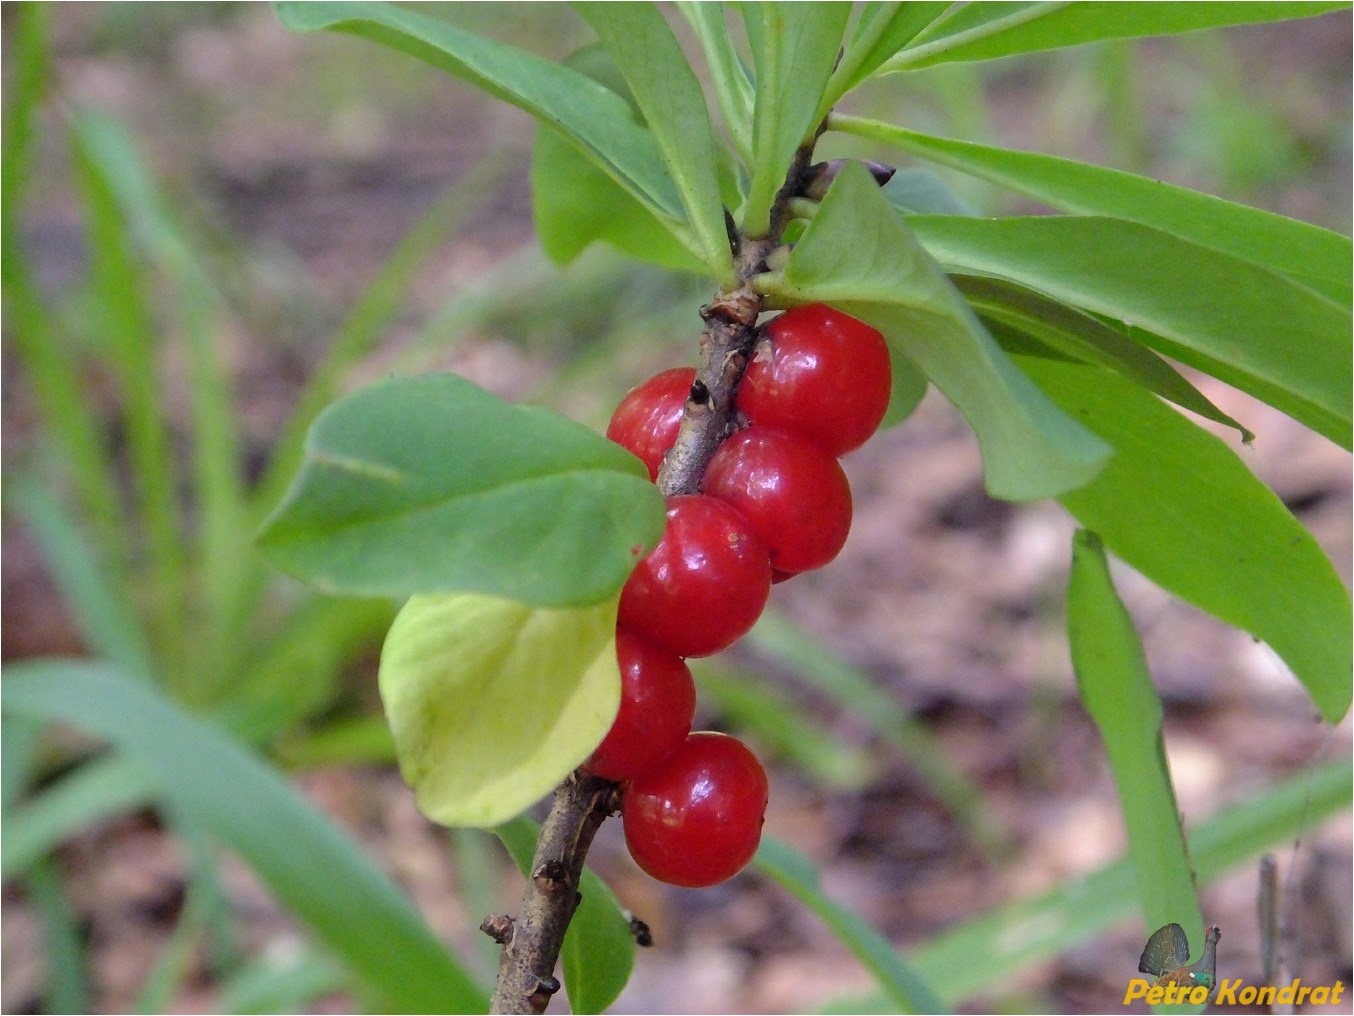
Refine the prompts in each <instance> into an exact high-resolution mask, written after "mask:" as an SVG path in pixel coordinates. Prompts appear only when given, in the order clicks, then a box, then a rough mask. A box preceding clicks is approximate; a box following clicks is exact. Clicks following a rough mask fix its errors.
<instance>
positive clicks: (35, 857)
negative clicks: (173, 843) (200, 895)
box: [0, 755, 155, 879]
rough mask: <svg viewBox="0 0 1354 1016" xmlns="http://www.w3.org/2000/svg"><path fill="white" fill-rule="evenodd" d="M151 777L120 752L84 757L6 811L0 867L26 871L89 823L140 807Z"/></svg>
mask: <svg viewBox="0 0 1354 1016" xmlns="http://www.w3.org/2000/svg"><path fill="white" fill-rule="evenodd" d="M154 790H155V783H154V780H153V779H152V778H151V777H150V776H149V775H147V773H146V772H145V770H143V769H142V768H141V767H140V766H138V765H136V764H135V763H134V762H133V761H131V760H130V759H128V758H127V757H126V756H122V755H112V756H107V757H104V758H99V759H94V760H92V761H89V762H86V763H85V764H83V765H81V766H80V767H79V768H77V769H74V770H72V771H71V772H70V773H67V774H66V775H64V776H62V777H61V779H59V780H57V781H56V782H54V783H53V784H52V785H51V786H49V787H46V788H44V789H43V791H42V793H40V794H38V795H37V796H36V797H34V798H32V799H31V800H28V801H24V802H23V803H22V804H19V805H17V806H16V807H15V808H14V809H13V811H10V812H7V813H6V815H5V835H4V839H3V840H0V869H2V870H3V871H4V877H5V878H6V879H10V878H13V877H15V876H16V875H20V874H22V873H23V872H25V871H27V870H28V869H29V868H30V867H32V865H34V864H36V863H37V862H38V861H40V860H42V858H43V857H45V856H46V855H47V854H49V853H51V852H52V851H53V850H55V849H56V848H57V847H59V846H60V845H61V844H62V843H64V842H65V841H66V840H68V839H69V838H70V837H72V836H74V835H75V834H76V833H79V832H83V831H84V830H85V829H88V828H89V827H90V826H93V825H97V824H98V823H100V822H102V821H105V820H107V819H110V818H113V817H114V816H117V815H123V814H125V813H127V812H129V811H134V810H135V809H137V808H141V807H144V806H145V805H147V804H149V803H150V802H151V801H152V800H153V799H154V796H155V794H154Z"/></svg>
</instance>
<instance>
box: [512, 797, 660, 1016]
mask: <svg viewBox="0 0 1354 1016" xmlns="http://www.w3.org/2000/svg"><path fill="white" fill-rule="evenodd" d="M494 832H495V833H496V834H497V835H498V838H499V839H500V840H502V841H503V845H504V846H505V847H507V848H508V853H510V854H511V855H512V859H513V861H514V862H515V863H516V864H517V867H518V868H519V869H520V870H521V872H522V874H523V875H525V874H526V873H527V872H528V871H529V870H530V868H531V862H532V859H533V855H534V854H535V851H536V839H537V837H538V835H539V832H540V827H539V826H537V825H536V823H535V822H533V821H531V819H529V818H525V817H523V818H516V819H514V820H513V821H511V822H507V823H504V824H503V825H500V826H498V827H496V828H495V829H494ZM579 892H580V894H581V895H582V897H583V899H582V900H581V901H580V902H579V904H578V909H577V910H575V911H574V917H573V920H572V921H570V922H569V930H568V931H567V932H565V935H564V946H563V948H562V949H561V950H560V958H561V960H562V961H563V962H564V984H565V987H566V988H568V991H569V1007H570V1009H571V1010H572V1011H573V1012H575V1013H600V1012H604V1011H605V1010H606V1008H607V1006H609V1005H610V1004H611V1003H612V1002H614V1001H616V998H617V996H619V995H620V993H621V992H622V991H623V990H624V989H625V985H626V984H627V983H628V982H629V980H630V971H631V970H632V969H634V965H635V939H634V936H633V935H632V934H631V933H630V922H629V921H628V920H627V919H626V917H625V915H624V913H622V912H621V906H620V904H619V903H618V902H617V901H616V897H615V895H614V894H613V893H612V891H611V889H610V888H609V887H608V886H607V884H606V883H605V882H603V881H602V880H601V879H600V878H598V877H597V875H595V874H594V873H593V872H592V871H591V870H590V869H588V868H584V869H583V877H582V879H581V881H580V884H579Z"/></svg>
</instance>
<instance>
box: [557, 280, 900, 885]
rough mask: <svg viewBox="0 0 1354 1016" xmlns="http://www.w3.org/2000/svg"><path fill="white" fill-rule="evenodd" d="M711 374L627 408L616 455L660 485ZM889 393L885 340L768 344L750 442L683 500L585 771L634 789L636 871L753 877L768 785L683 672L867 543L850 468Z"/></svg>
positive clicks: (781, 324)
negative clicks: (710, 722) (686, 414)
mask: <svg viewBox="0 0 1354 1016" xmlns="http://www.w3.org/2000/svg"><path fill="white" fill-rule="evenodd" d="M694 380H695V371H694V370H691V369H675V370H668V371H664V372H663V373H661V374H657V375H655V376H654V377H652V378H650V379H649V380H648V381H645V382H644V383H643V384H641V385H639V386H638V387H636V388H635V389H633V390H632V391H631V392H630V393H629V394H628V395H626V397H625V398H624V399H623V400H622V401H621V404H620V406H618V407H617V409H616V412H615V414H614V415H613V416H612V418H611V423H610V425H609V426H608V427H607V437H609V438H611V439H612V440H613V441H615V442H617V443H618V444H620V445H622V446H624V447H625V448H628V449H629V450H630V451H631V452H633V453H634V454H635V455H637V456H638V457H639V458H640V459H642V460H643V461H644V463H645V464H646V465H647V466H648V467H649V476H650V479H654V480H656V479H657V477H658V470H659V468H660V466H661V465H662V464H663V457H664V456H665V455H666V454H667V452H668V449H670V448H671V447H672V446H673V444H674V443H675V442H676V440H677V432H678V429H679V428H680V426H681V421H682V414H683V409H684V407H685V404H686V401H687V399H688V397H689V396H690V394H691V386H692V383H693V381H694ZM890 386H891V372H890V368H889V354H888V348H887V346H886V345H885V343H884V338H883V336H882V335H880V334H879V333H878V332H877V331H875V330H874V329H873V328H871V327H870V326H868V325H866V324H864V323H862V322H860V321H857V320H856V319H855V318H852V317H848V316H847V315H845V314H842V313H841V312H839V311H836V310H833V309H832V308H831V307H827V306H824V305H822V304H815V305H813V306H809V307H800V308H797V309H795V310H791V311H787V312H786V313H785V314H782V315H781V316H780V317H778V318H776V319H775V320H774V321H772V322H771V324H770V325H769V326H768V327H767V338H766V340H765V341H764V342H762V343H761V344H759V346H758V348H757V350H756V351H755V353H754V355H753V357H752V359H751V361H750V362H749V363H748V367H747V370H746V372H745V373H744V375H743V379H742V382H741V384H740V386H739V388H738V392H737V395H736V397H735V408H736V409H737V411H738V416H739V418H740V420H741V421H746V426H744V427H742V428H741V429H739V430H737V431H735V432H734V433H733V434H732V435H730V436H729V437H728V438H727V439H726V440H725V441H724V442H723V443H722V444H721V445H720V447H719V449H718V451H716V452H715V455H714V457H713V459H711V461H710V464H709V466H708V467H707V469H706V471H705V475H704V477H703V480H702V484H701V487H702V493H700V494H683V495H677V496H674V497H670V498H668V500H667V516H668V521H667V529H666V530H665V531H664V535H663V539H662V540H661V541H660V542H659V544H658V546H657V547H656V548H654V550H653V552H652V553H651V554H650V555H649V556H648V557H646V558H645V559H644V560H643V561H641V562H640V563H639V566H638V567H637V568H636V569H635V571H634V573H633V574H632V575H631V576H630V579H629V581H627V582H626V584H625V588H624V589H623V590H622V592H621V602H620V614H619V620H618V623H617V631H616V652H617V656H618V658H619V662H620V668H621V705H620V711H619V712H618V713H617V715H616V720H615V722H614V723H613V725H612V727H611V730H610V732H609V733H608V734H607V736H606V738H605V739H604V740H603V741H602V743H601V744H600V745H599V746H598V748H597V750H596V751H595V752H594V753H593V755H592V757H591V758H590V759H589V760H588V761H587V762H586V763H585V764H584V768H585V769H586V770H587V771H588V772H590V773H593V774H594V775H597V776H601V777H604V778H606V779H610V780H617V781H621V782H623V783H625V787H624V789H623V791H622V798H621V801H622V803H621V814H622V818H623V822H624V826H625V839H626V843H627V845H628V846H629V848H630V853H631V855H632V856H633V857H634V859H635V861H636V862H637V863H638V864H639V866H640V867H641V868H643V869H644V870H645V871H646V872H648V873H649V874H650V875H652V876H653V877H654V878H657V879H659V880H661V881H664V882H670V883H672V884H674V885H682V886H692V887H696V886H708V885H714V884H716V883H718V882H722V881H724V880H725V879H727V878H730V877H732V876H733V875H735V874H736V873H737V872H738V871H740V870H741V869H742V868H743V866H744V865H746V864H747V862H748V861H749V860H751V858H752V855H753V853H755V852H756V850H757V844H758V842H759V841H760V839H761V829H762V818H763V815H764V814H765V811H766V797H767V783H766V773H765V771H764V770H763V769H762V767H761V764H760V763H759V762H758V761H757V758H756V756H754V755H753V753H752V752H751V751H750V750H749V749H748V748H747V747H746V746H745V745H744V744H743V743H742V742H741V741H739V740H737V739H736V738H733V737H729V736H727V735H725V734H717V733H711V732H708V731H703V732H698V733H694V734H693V733H691V723H692V719H693V717H694V715H695V710H696V692H695V687H694V685H693V684H692V681H691V671H690V670H689V669H688V668H687V665H686V663H685V661H684V659H683V658H684V657H689V656H709V655H711V654H713V653H717V652H719V651H720V650H722V649H727V648H728V647H729V646H731V645H732V644H733V643H734V642H736V641H737V640H738V639H739V638H741V637H742V636H743V635H744V634H746V633H747V631H748V630H749V629H750V628H751V627H752V626H753V624H755V623H756V621H757V618H758V617H759V616H760V615H761V612H762V608H763V607H764V606H765V605H766V600H767V596H768V594H769V593H770V589H771V584H772V583H773V582H780V581H783V580H784V579H788V578H790V577H792V576H794V575H796V574H798V573H799V572H802V571H809V570H810V569H813V568H821V567H822V566H823V565H825V564H827V563H828V562H829V561H831V560H832V559H833V558H834V557H836V556H837V552H838V551H840V550H841V548H842V545H843V544H844V543H845V542H846V535H847V532H848V531H849V529H850V527H851V490H850V487H849V486H848V485H847V481H846V474H845V473H843V472H842V468H841V466H840V465H839V464H838V462H837V458H838V457H839V456H841V455H844V454H846V453H847V452H849V451H852V450H853V449H855V448H858V447H860V446H861V445H862V444H864V443H865V441H866V440H867V439H868V438H869V436H870V435H871V434H873V433H874V432H875V430H876V429H877V428H878V426H879V423H880V421H881V420H882V419H883V417H884V412H885V410H886V409H887V408H888V402H889V393H890Z"/></svg>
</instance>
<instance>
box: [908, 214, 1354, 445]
mask: <svg viewBox="0 0 1354 1016" xmlns="http://www.w3.org/2000/svg"><path fill="white" fill-rule="evenodd" d="M908 225H909V226H911V227H912V228H913V229H914V230H915V231H916V234H917V237H918V238H919V239H920V240H921V242H922V243H923V244H925V246H926V248H927V250H928V251H930V252H931V254H932V256H934V257H935V258H936V259H937V260H938V261H940V262H941V263H942V264H944V265H946V266H947V267H950V268H953V269H955V270H957V271H961V272H971V273H975V274H980V275H981V274H987V275H995V276H998V277H1001V278H1005V279H1009V280H1011V281H1014V282H1018V283H1020V284H1021V285H1025V286H1028V287H1030V288H1031V289H1035V290H1038V291H1040V292H1042V293H1045V294H1047V295H1049V296H1052V297H1054V298H1056V299H1059V300H1064V301H1066V302H1068V303H1070V304H1073V305H1074V306H1078V307H1082V308H1085V309H1086V310H1089V311H1092V312H1094V313H1097V314H1104V315H1106V316H1108V317H1112V318H1115V319H1117V320H1119V321H1123V322H1125V323H1127V324H1129V325H1130V326H1132V327H1133V328H1134V331H1132V332H1131V333H1130V334H1131V335H1132V336H1133V337H1134V338H1135V339H1137V340H1138V341H1142V342H1145V343H1147V344H1148V345H1151V346H1153V347H1154V348H1156V349H1157V350H1158V351H1160V352H1162V353H1165V354H1166V355H1168V356H1171V357H1173V358H1175V359H1178V360H1181V361H1183V362H1184V363H1187V364H1189V365H1190V366H1192V367H1197V368H1199V369H1200V370H1203V371H1206V372H1207V373H1209V374H1212V375H1214V376H1215V377H1218V378H1220V379H1221V380H1223V381H1226V382H1228V383H1229V384H1233V385H1236V387H1238V388H1240V389H1242V390H1243V391H1246V392H1249V393H1250V394H1252V395H1254V396H1255V397H1256V398H1259V399H1262V400H1264V401H1265V402H1268V403H1269V404H1270V405H1272V406H1274V407H1275V408H1277V409H1280V410H1282V411H1283V412H1285V413H1288V414H1289V415H1290V416H1292V417H1294V418H1295V419H1297V420H1298V421H1300V422H1301V423H1303V424H1306V425H1307V426H1309V427H1311V428H1312V429H1313V430H1316V431H1317V432H1318V433H1321V434H1324V435H1326V436H1327V437H1329V438H1330V439H1331V440H1332V441H1337V442H1339V443H1340V444H1342V445H1343V446H1344V447H1346V448H1348V447H1350V440H1351V438H1350V391H1351V376H1350V358H1349V334H1350V330H1351V320H1350V313H1349V309H1348V308H1347V307H1346V308H1342V307H1340V306H1339V305H1337V304H1335V303H1333V302H1331V301H1330V300H1327V299H1326V298H1325V297H1323V296H1320V295H1318V294H1317V293H1315V292H1314V291H1312V290H1310V289H1308V288H1307V287H1305V286H1301V285H1298V284H1297V283H1295V282H1293V281H1292V280H1290V279H1289V278H1288V277H1287V276H1284V275H1281V274H1279V273H1278V272H1273V271H1270V270H1268V269H1265V268H1261V267H1259V266H1258V265H1254V264H1252V263H1251V262H1249V261H1243V260H1241V259H1240V258H1236V257H1233V256H1231V255H1229V254H1224V253H1222V252H1220V251H1216V250H1212V249H1210V248H1207V247H1202V246H1200V245H1198V244H1195V243H1191V242H1189V241H1187V240H1181V239H1180V238H1179V237H1176V236H1172V235H1171V234H1169V233H1164V232H1161V231H1160V230H1156V229H1151V228H1149V227H1147V226H1142V225H1139V224H1137V223H1134V222H1125V221H1123V220H1120V219H1106V218H1100V217H1095V216H1089V217H1083V216H1038V217H1033V218H1009V219H976V218H967V217H958V216H931V215H919V216H914V217H912V218H910V219H908Z"/></svg>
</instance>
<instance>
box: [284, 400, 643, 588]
mask: <svg viewBox="0 0 1354 1016" xmlns="http://www.w3.org/2000/svg"><path fill="white" fill-rule="evenodd" d="M663 524H664V517H663V506H662V496H661V495H660V494H659V493H658V490H657V488H655V487H654V486H653V484H651V483H649V482H648V474H647V473H646V472H645V470H644V467H643V465H642V464H641V463H640V461H639V460H638V459H636V458H635V457H634V456H633V455H631V454H630V453H629V452H627V451H625V450H624V449H622V448H620V447H619V446H618V445H615V444H612V443H611V442H610V441H607V440H606V439H604V438H603V437H601V436H600V435H598V434H594V433H593V432H592V431H590V430H588V429H587V428H586V427H583V426H581V425H579V424H577V423H574V422H573V421H571V420H568V419H566V418H564V417H562V416H560V415H559V414H557V413H553V412H550V411H549V410H545V409H540V408H537V407H531V406H514V405H510V404H508V403H506V402H503V401H502V400H500V399H498V398H496V397H495V396H493V395H490V394H489V393H488V392H486V391H484V390H483V389H482V388H479V387H477V386H475V385H473V384H471V383H470V382H469V381H466V380H465V379H463V378H460V377H457V376H455V375H453V374H428V375H424V376H423V377H417V378H401V379H396V380H392V381H386V382H382V383H380V384H376V385H372V386H371V387H369V388H365V389H363V390H361V391H359V392H356V393H355V394H353V395H350V396H348V397H347V398H345V399H342V400H340V401H339V402H336V403H334V404H333V405H332V406H330V407H329V408H328V409H327V410H325V412H324V413H322V414H321V415H320V417H319V419H317V420H316V421H315V425H314V426H313V427H312V428H311V432H310V435H309V438H308V439H307V442H306V457H305V463H304V465H303V466H302V468H301V472H300V474H299V475H298V476H297V478H296V482H295V483H294V485H293V486H292V489H291V492H290V493H289V494H288V495H287V499H286V500H285V501H283V503H282V504H281V505H280V506H279V507H278V509H277V511H276V512H274V514H273V516H272V518H271V519H270V520H269V521H268V522H267V523H266V524H265V527H264V530H263V532H262V533H261V534H260V536H259V542H260V545H261V546H262V547H263V549H264V551H265V552H266V553H268V554H269V555H270V556H271V557H272V558H273V560H274V561H275V562H276V563H277V564H278V565H279V566H280V567H282V568H283V569H285V570H287V571H291V572H294V573H295V574H297V575H300V576H302V577H304V578H305V579H307V580H308V581H310V582H312V583H313V584H315V585H316V586H318V587H319V588H320V589H322V590H324V591H333V592H345V593H350V594H352V593H360V594H369V595H385V596H400V595H405V594H408V593H414V592H460V591H473V592H481V593H488V594H491V595H496V596H506V597H510V598H512V599H515V600H521V601H523V602H526V603H535V604H539V605H541V606H571V605H579V604H587V603H597V602H599V601H601V600H604V599H606V598H607V597H610V596H611V595H612V594H614V593H615V592H616V591H617V590H618V589H620V587H621V585H622V584H623V583H624V582H625V579H626V577H627V576H628V575H629V574H630V572H631V571H632V570H633V568H634V564H635V562H636V561H637V560H639V558H640V557H641V556H642V554H643V552H644V550H645V549H646V548H648V547H652V546H653V545H654V544H656V543H657V542H658V539H659V537H660V536H661V535H662V531H663Z"/></svg>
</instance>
